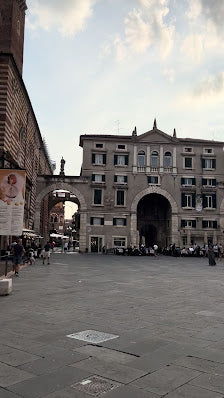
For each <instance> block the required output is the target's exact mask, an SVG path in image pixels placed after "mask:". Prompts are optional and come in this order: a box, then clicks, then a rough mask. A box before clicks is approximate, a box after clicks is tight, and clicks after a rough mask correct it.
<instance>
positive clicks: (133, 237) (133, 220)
mask: <svg viewBox="0 0 224 398" xmlns="http://www.w3.org/2000/svg"><path fill="white" fill-rule="evenodd" d="M130 230H131V242H130V243H131V245H132V246H137V245H138V231H137V215H136V213H132V214H131V228H130Z"/></svg>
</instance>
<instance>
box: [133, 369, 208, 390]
mask: <svg viewBox="0 0 224 398" xmlns="http://www.w3.org/2000/svg"><path fill="white" fill-rule="evenodd" d="M200 375H201V373H200V372H197V371H194V370H191V369H186V368H181V367H178V366H175V365H171V366H166V367H164V368H162V369H160V370H158V371H156V372H154V373H151V374H149V375H147V376H144V377H142V378H141V379H138V380H135V381H134V382H133V383H132V385H134V386H136V387H139V388H143V389H144V390H147V391H151V392H154V393H156V394H161V395H164V394H167V393H168V392H170V391H172V390H174V389H175V388H177V387H179V386H181V385H182V384H184V383H187V382H188V381H190V380H192V379H194V378H195V377H197V376H200Z"/></svg>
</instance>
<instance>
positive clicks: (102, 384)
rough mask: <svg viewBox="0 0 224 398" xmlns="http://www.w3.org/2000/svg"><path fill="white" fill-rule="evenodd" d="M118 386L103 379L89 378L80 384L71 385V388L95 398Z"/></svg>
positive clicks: (97, 377)
mask: <svg viewBox="0 0 224 398" xmlns="http://www.w3.org/2000/svg"><path fill="white" fill-rule="evenodd" d="M119 386H120V384H118V383H115V382H112V381H110V380H108V379H104V378H103V377H99V376H91V377H89V378H88V379H84V380H82V381H81V382H78V383H76V384H73V385H72V386H71V387H72V388H75V389H77V390H79V391H82V392H85V393H86V394H89V395H92V396H94V397H97V396H100V395H101V394H105V393H106V392H108V391H111V390H113V389H115V388H117V387H119Z"/></svg>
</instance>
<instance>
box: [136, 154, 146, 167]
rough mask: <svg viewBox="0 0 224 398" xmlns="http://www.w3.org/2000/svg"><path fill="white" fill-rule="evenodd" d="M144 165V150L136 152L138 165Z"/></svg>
mask: <svg viewBox="0 0 224 398" xmlns="http://www.w3.org/2000/svg"><path fill="white" fill-rule="evenodd" d="M144 166H145V152H144V151H139V152H138V167H144Z"/></svg>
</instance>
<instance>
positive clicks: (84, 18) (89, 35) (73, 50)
mask: <svg viewBox="0 0 224 398" xmlns="http://www.w3.org/2000/svg"><path fill="white" fill-rule="evenodd" d="M27 5H28V10H27V18H26V32H25V49H24V50H25V52H24V69H23V78H24V81H25V84H26V87H27V90H28V92H29V95H30V98H31V101H32V104H33V107H34V111H35V114H36V117H37V120H38V123H39V126H40V130H41V132H42V135H43V136H44V137H45V139H46V142H47V144H48V148H49V152H50V156H51V158H52V160H55V161H56V162H57V169H56V173H58V172H59V166H60V159H61V156H63V157H64V159H65V160H66V164H65V172H66V174H68V175H79V173H80V167H81V163H82V150H81V148H79V136H80V135H81V134H91V133H93V134H101V133H102V134H118V135H119V134H120V135H129V134H131V133H132V130H133V129H134V126H137V131H138V134H142V133H145V132H146V131H149V130H151V129H152V126H153V120H154V118H155V117H156V119H157V126H158V128H159V129H161V130H162V131H164V132H165V133H168V134H172V132H173V129H174V127H175V128H176V131H177V136H178V137H194V138H196V137H197V138H204V139H215V140H220V141H224V112H223V105H224V104H223V103H224V55H223V54H224V40H223V39H224V28H223V20H224V1H223V0H212V1H211V0H63V1H61V0H27Z"/></svg>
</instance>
